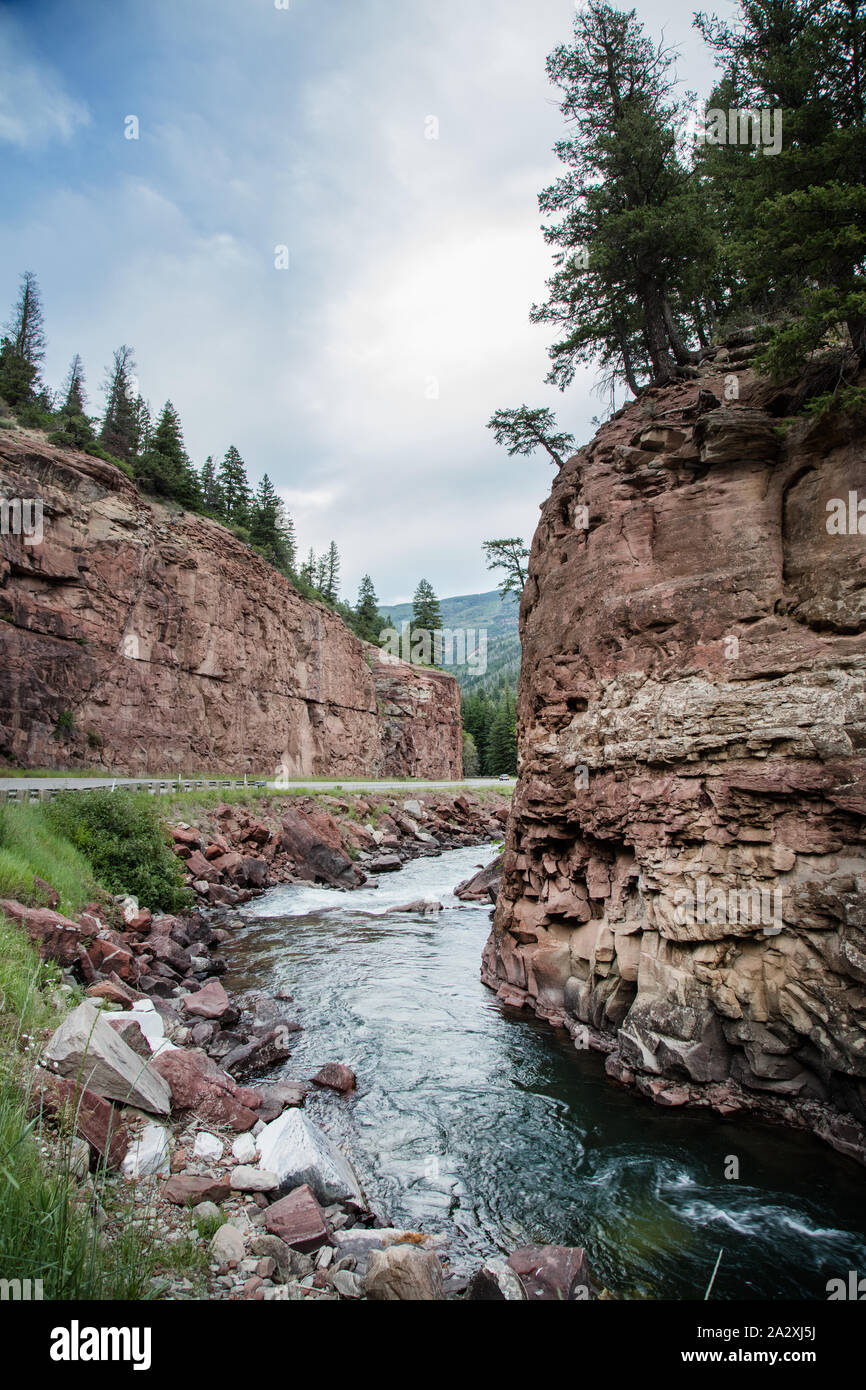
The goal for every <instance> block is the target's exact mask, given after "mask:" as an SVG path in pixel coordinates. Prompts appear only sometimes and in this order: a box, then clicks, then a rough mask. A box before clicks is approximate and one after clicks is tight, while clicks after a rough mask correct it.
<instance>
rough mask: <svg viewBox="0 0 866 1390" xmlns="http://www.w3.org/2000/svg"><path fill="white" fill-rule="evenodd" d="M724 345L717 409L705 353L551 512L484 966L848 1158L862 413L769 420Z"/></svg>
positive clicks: (861, 677)
mask: <svg viewBox="0 0 866 1390" xmlns="http://www.w3.org/2000/svg"><path fill="white" fill-rule="evenodd" d="M738 356H739V359H740V360H739V362H738V364H737V368H736V370H737V371H738V373H739V376H738V381H739V389H740V397H739V399H738V400H736V401H731V402H726V401H725V400H724V378H723V376H722V373H724V372H731V371H733V370H734V367H733V365H732V364H731V362H730V360H729V359H730V354H729V353H728V352H727V351H726V350H722V352H721V353H719V354H718V356H717V359H716V361H715V363H709V364H707V365H705V366H704V367H703V368H702V370H701V375H700V378H699V379H698V380H697V381H694V382H689V383H686V384H682V385H677V386H674V387H669V388H667V389H665V390H661V391H651V392H648V393H646V394H645V395H644V396H643V397H642V398H641V400H640V401H636V402H634V403H633V404H631V405H629V406H628V407H627V408H626V409H624V410H623V411H621V412H620V413H619V414H618V415H617V416H616V417H614V418H613V419H612V420H611V421H610V422H609V423H608V424H607V425H605V426H604V427H603V428H602V429H601V430H600V431H599V433H598V434H597V436H596V438H595V439H594V440H593V441H592V442H591V443H590V444H589V445H587V446H586V447H585V448H583V449H581V450H580V452H579V453H578V454H577V455H576V456H575V457H573V458H571V459H569V460H568V461H567V462H566V464H565V466H564V467H563V468H562V470H561V471H560V473H559V474H558V476H557V478H556V480H555V482H554V484H553V490H552V493H551V496H550V498H549V500H548V502H547V503H546V505H545V506H544V508H543V512H542V516H541V520H540V523H539V527H538V530H537V532H536V535H535V539H534V542H533V546H532V556H531V560H530V567H529V580H528V583H527V586H526V591H525V594H524V598H523V603H522V608H521V633H522V639H523V670H522V676H521V684H520V694H519V707H518V717H519V738H520V776H519V783H518V787H517V791H516V794H515V797H514V803H513V813H512V818H511V822H510V826H509V832H508V840H507V849H506V854H505V866H504V882H503V889H502V892H501V894H500V897H499V901H498V907H497V912H496V917H495V922H494V928H493V931H492V933H491V937H490V940H489V942H488V945H487V948H486V951H485V957H484V966H483V978H484V979H485V981H486V982H487V983H488V984H490V985H491V986H492V987H493V988H495V989H498V990H499V993H500V995H501V997H502V998H503V999H506V1000H508V1001H510V1002H512V1003H517V1004H529V1005H530V1006H531V1007H533V1008H534V1009H535V1010H536V1011H537V1012H538V1013H539V1014H541V1015H543V1016H544V1017H546V1018H548V1019H550V1020H552V1021H554V1022H556V1023H560V1024H565V1026H567V1027H568V1028H569V1030H570V1031H571V1033H572V1035H573V1036H574V1038H575V1040H576V1044H577V1045H578V1046H584V1047H585V1046H594V1047H597V1048H601V1049H602V1050H605V1051H609V1052H610V1056H609V1057H608V1062H607V1067H608V1072H609V1073H610V1074H611V1075H612V1076H613V1077H615V1078H617V1079H619V1080H622V1081H625V1082H628V1083H634V1084H636V1085H637V1086H638V1087H639V1088H640V1089H641V1090H643V1091H644V1092H645V1093H647V1094H650V1095H653V1096H654V1097H655V1098H656V1099H658V1100H660V1101H661V1102H662V1103H665V1104H674V1105H676V1104H682V1103H685V1102H686V1101H687V1100H691V1101H698V1102H699V1103H706V1104H713V1105H715V1106H716V1108H718V1109H720V1110H721V1111H722V1112H723V1113H729V1112H730V1111H731V1110H732V1109H737V1108H746V1109H754V1110H758V1111H761V1112H762V1113H764V1114H768V1115H774V1116H776V1117H778V1118H780V1119H783V1120H787V1121H789V1122H793V1123H799V1124H804V1125H807V1126H808V1127H810V1128H813V1129H814V1130H815V1131H816V1132H818V1133H819V1134H821V1135H822V1136H823V1137H824V1138H826V1139H828V1140H829V1141H830V1142H831V1143H833V1144H834V1145H835V1146H836V1147H838V1148H839V1149H841V1150H842V1151H844V1152H848V1153H851V1154H854V1155H856V1156H858V1157H860V1158H861V1159H863V1160H866V1139H864V1121H866V852H864V851H866V844H864V841H866V837H864V817H866V776H864V774H866V755H864V749H866V548H864V537H863V535H861V534H831V532H830V531H829V530H828V524H827V523H828V519H829V515H830V514H829V513H828V509H827V504H828V503H832V499H845V501H846V503H847V502H848V499H849V493H850V492H851V491H855V492H857V494H858V497H859V498H861V499H862V498H864V497H866V447H864V440H863V432H862V420H861V421H860V422H859V426H858V424H857V423H856V422H854V421H853V420H850V419H845V418H835V419H832V420H824V421H823V422H821V423H811V424H810V423H807V422H804V421H801V422H800V423H796V424H794V425H793V426H792V427H790V428H787V429H786V428H784V427H782V426H781V422H780V416H783V415H784V414H785V413H786V411H787V410H788V409H789V408H790V402H789V400H786V398H785V395H784V393H783V392H781V391H774V390H773V389H772V388H770V387H769V386H768V385H767V384H766V383H765V382H761V381H759V380H756V379H755V377H754V376H753V375H752V373H751V372H750V371H749V369H748V367H747V366H745V365H744V359H745V358H746V357H747V354H746V353H740V354H738ZM723 358H724V359H726V360H725V361H724V362H723V361H722V359H723ZM708 391H711V392H714V393H715V396H716V398H717V399H715V400H714V399H712V397H710V396H709V395H707V394H706V393H707V392H708ZM701 392H703V393H704V394H700V395H699V393H701ZM582 508H586V509H587V512H583V511H582V510H581V509H582ZM864 510H866V507H864ZM585 521H588V526H586V527H585V526H584V524H583V523H584V522H585ZM855 529H856V522H855ZM864 529H866V522H864ZM761 890H764V894H765V896H764V898H763V899H761V896H760V894H761ZM732 894H733V895H735V896H733V897H732ZM711 895H712V896H711ZM756 895H757V896H756ZM774 895H775V896H774ZM762 906H763V907H765V908H769V912H768V913H766V914H764V913H762V912H761V911H760V908H761V907H762ZM755 907H757V908H758V909H759V910H758V911H757V912H756V911H755ZM776 908H778V912H776V911H775V909H776Z"/></svg>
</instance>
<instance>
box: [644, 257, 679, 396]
mask: <svg viewBox="0 0 866 1390" xmlns="http://www.w3.org/2000/svg"><path fill="white" fill-rule="evenodd" d="M642 300H643V311H644V319H645V322H646V336H647V347H648V348H649V354H650V361H651V362H652V368H653V377H654V379H655V381H656V382H657V383H658V384H659V385H662V386H663V385H664V384H665V382H668V381H675V380H676V378H677V375H678V373H677V364H676V362H675V361H674V359H673V357H672V356H671V351H670V348H669V347H668V335H667V329H666V328H665V313H664V303H663V296H662V295H661V294H660V292H659V288H658V286H657V285H655V284H653V283H652V281H650V283H649V284H648V285H647V286H646V287H645V289H644V291H643V295H642Z"/></svg>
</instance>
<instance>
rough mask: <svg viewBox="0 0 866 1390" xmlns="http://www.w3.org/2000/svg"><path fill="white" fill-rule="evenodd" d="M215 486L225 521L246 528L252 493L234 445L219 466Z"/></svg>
mask: <svg viewBox="0 0 866 1390" xmlns="http://www.w3.org/2000/svg"><path fill="white" fill-rule="evenodd" d="M217 485H218V487H219V489H220V494H221V496H222V503H223V512H224V516H225V519H226V521H227V522H229V523H230V524H231V525H232V526H246V525H247V524H248V522H249V515H250V503H251V501H252V493H251V491H250V485H249V481H248V479H247V470H246V467H245V465H244V461H243V459H242V458H241V456H240V454H239V453H238V451H237V449H236V448H235V446H234V444H230V445H229V447H228V449H227V450H226V455H225V458H224V459H223V461H222V463H221V464H220V466H219V472H218V473H217Z"/></svg>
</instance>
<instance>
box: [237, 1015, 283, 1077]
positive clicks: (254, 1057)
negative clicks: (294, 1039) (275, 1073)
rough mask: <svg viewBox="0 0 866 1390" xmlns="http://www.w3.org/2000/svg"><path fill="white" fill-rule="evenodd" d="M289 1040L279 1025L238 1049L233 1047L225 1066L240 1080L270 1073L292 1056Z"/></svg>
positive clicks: (251, 1039)
mask: <svg viewBox="0 0 866 1390" xmlns="http://www.w3.org/2000/svg"><path fill="white" fill-rule="evenodd" d="M288 1039H289V1035H288V1031H287V1029H286V1028H285V1027H284V1026H283V1025H282V1024H278V1025H277V1027H276V1028H269V1029H267V1030H266V1031H265V1032H263V1033H258V1034H256V1035H255V1036H254V1037H252V1038H250V1039H249V1040H248V1041H247V1042H245V1043H241V1044H240V1045H239V1046H238V1047H233V1048H232V1049H231V1051H230V1052H228V1053H226V1055H225V1056H224V1057H223V1066H224V1067H225V1069H226V1071H230V1072H231V1073H232V1075H233V1076H236V1077H238V1079H240V1078H241V1077H246V1076H255V1075H256V1073H258V1072H262V1071H268V1070H270V1068H271V1067H275V1066H276V1065H277V1063H278V1062H285V1060H286V1058H287V1057H290V1056H291V1052H290V1050H289V1041H288Z"/></svg>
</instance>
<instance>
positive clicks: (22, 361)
mask: <svg viewBox="0 0 866 1390" xmlns="http://www.w3.org/2000/svg"><path fill="white" fill-rule="evenodd" d="M44 357H45V328H44V314H43V309H42V297H41V295H40V293H39V285H38V283H37V280H36V276H35V275H34V274H33V271H32V270H26V271H25V272H24V274H23V275H22V276H21V289H20V291H19V295H18V300H17V302H16V304H15V307H14V309H13V310H12V317H11V319H10V320H9V322H8V323H7V325H6V330H5V334H4V336H3V340H2V344H0V396H2V397H3V399H4V400H5V401H7V402H8V404H9V405H11V406H16V407H20V406H22V405H26V404H28V402H30V401H33V400H35V399H36V396H37V395H38V393H39V372H40V370H41V367H42V362H43V359H44Z"/></svg>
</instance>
